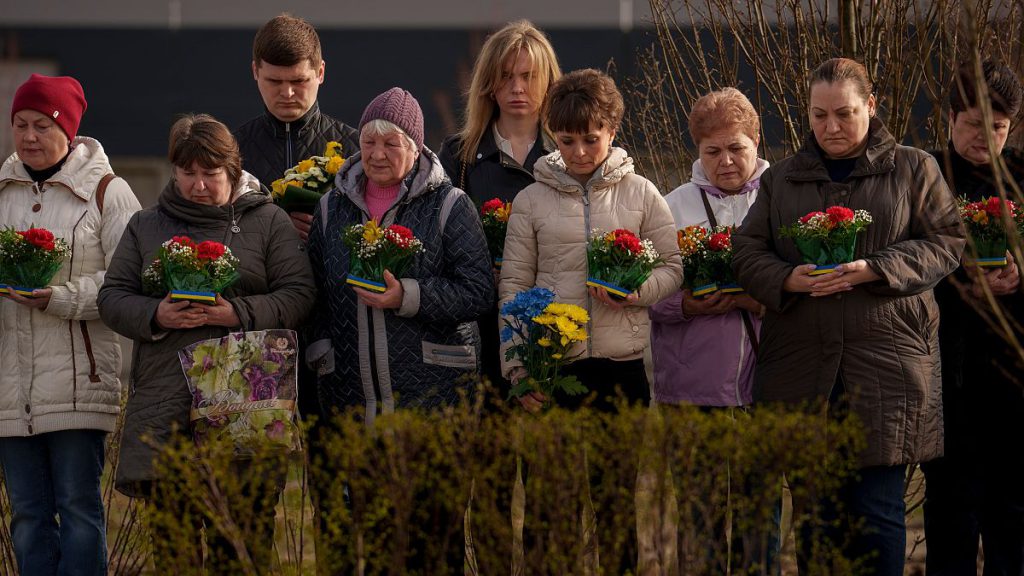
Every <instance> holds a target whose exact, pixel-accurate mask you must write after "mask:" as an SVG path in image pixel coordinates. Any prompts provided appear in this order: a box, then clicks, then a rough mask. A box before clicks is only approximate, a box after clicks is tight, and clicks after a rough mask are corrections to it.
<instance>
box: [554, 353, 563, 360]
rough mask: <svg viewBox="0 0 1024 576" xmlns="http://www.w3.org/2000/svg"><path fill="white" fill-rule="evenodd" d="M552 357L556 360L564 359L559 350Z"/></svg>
mask: <svg viewBox="0 0 1024 576" xmlns="http://www.w3.org/2000/svg"><path fill="white" fill-rule="evenodd" d="M551 357H552V358H554V359H555V360H561V359H562V355H561V354H559V353H557V352H556V353H554V354H552V355H551Z"/></svg>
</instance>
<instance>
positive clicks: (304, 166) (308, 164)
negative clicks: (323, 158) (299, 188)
mask: <svg viewBox="0 0 1024 576" xmlns="http://www.w3.org/2000/svg"><path fill="white" fill-rule="evenodd" d="M313 166H316V163H315V162H313V160H312V159H311V158H306V159H305V160H303V161H302V162H299V165H298V166H296V167H295V171H296V172H309V169H310V168H312V167H313Z"/></svg>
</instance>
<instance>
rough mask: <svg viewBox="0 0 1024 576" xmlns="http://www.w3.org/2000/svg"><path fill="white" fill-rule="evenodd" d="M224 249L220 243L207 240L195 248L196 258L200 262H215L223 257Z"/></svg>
mask: <svg viewBox="0 0 1024 576" xmlns="http://www.w3.org/2000/svg"><path fill="white" fill-rule="evenodd" d="M225 250H226V248H225V247H224V245H223V244H221V243H220V242H213V241H211V240H207V241H205V242H200V243H199V246H197V247H196V258H199V259H200V260H216V259H217V258H220V257H221V256H223V255H224V251H225Z"/></svg>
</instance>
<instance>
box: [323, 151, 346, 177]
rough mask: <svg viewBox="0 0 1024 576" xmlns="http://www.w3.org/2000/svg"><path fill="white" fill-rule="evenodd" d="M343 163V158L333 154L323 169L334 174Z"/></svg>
mask: <svg viewBox="0 0 1024 576" xmlns="http://www.w3.org/2000/svg"><path fill="white" fill-rule="evenodd" d="M344 164H345V159H344V158H342V157H341V156H339V155H337V154H335V155H334V156H331V157H330V160H328V161H327V166H326V167H325V168H324V169H325V170H326V171H327V173H328V174H331V175H334V174H337V173H338V170H341V167H342V166H343V165H344Z"/></svg>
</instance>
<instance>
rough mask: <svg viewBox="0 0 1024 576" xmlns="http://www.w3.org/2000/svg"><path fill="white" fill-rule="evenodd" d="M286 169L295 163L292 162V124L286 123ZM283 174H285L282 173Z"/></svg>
mask: <svg viewBox="0 0 1024 576" xmlns="http://www.w3.org/2000/svg"><path fill="white" fill-rule="evenodd" d="M284 164H285V166H284V169H285V170H287V169H289V168H291V167H292V166H295V163H294V162H292V123H291V122H285V123H284ZM282 173H283V172H282Z"/></svg>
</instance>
